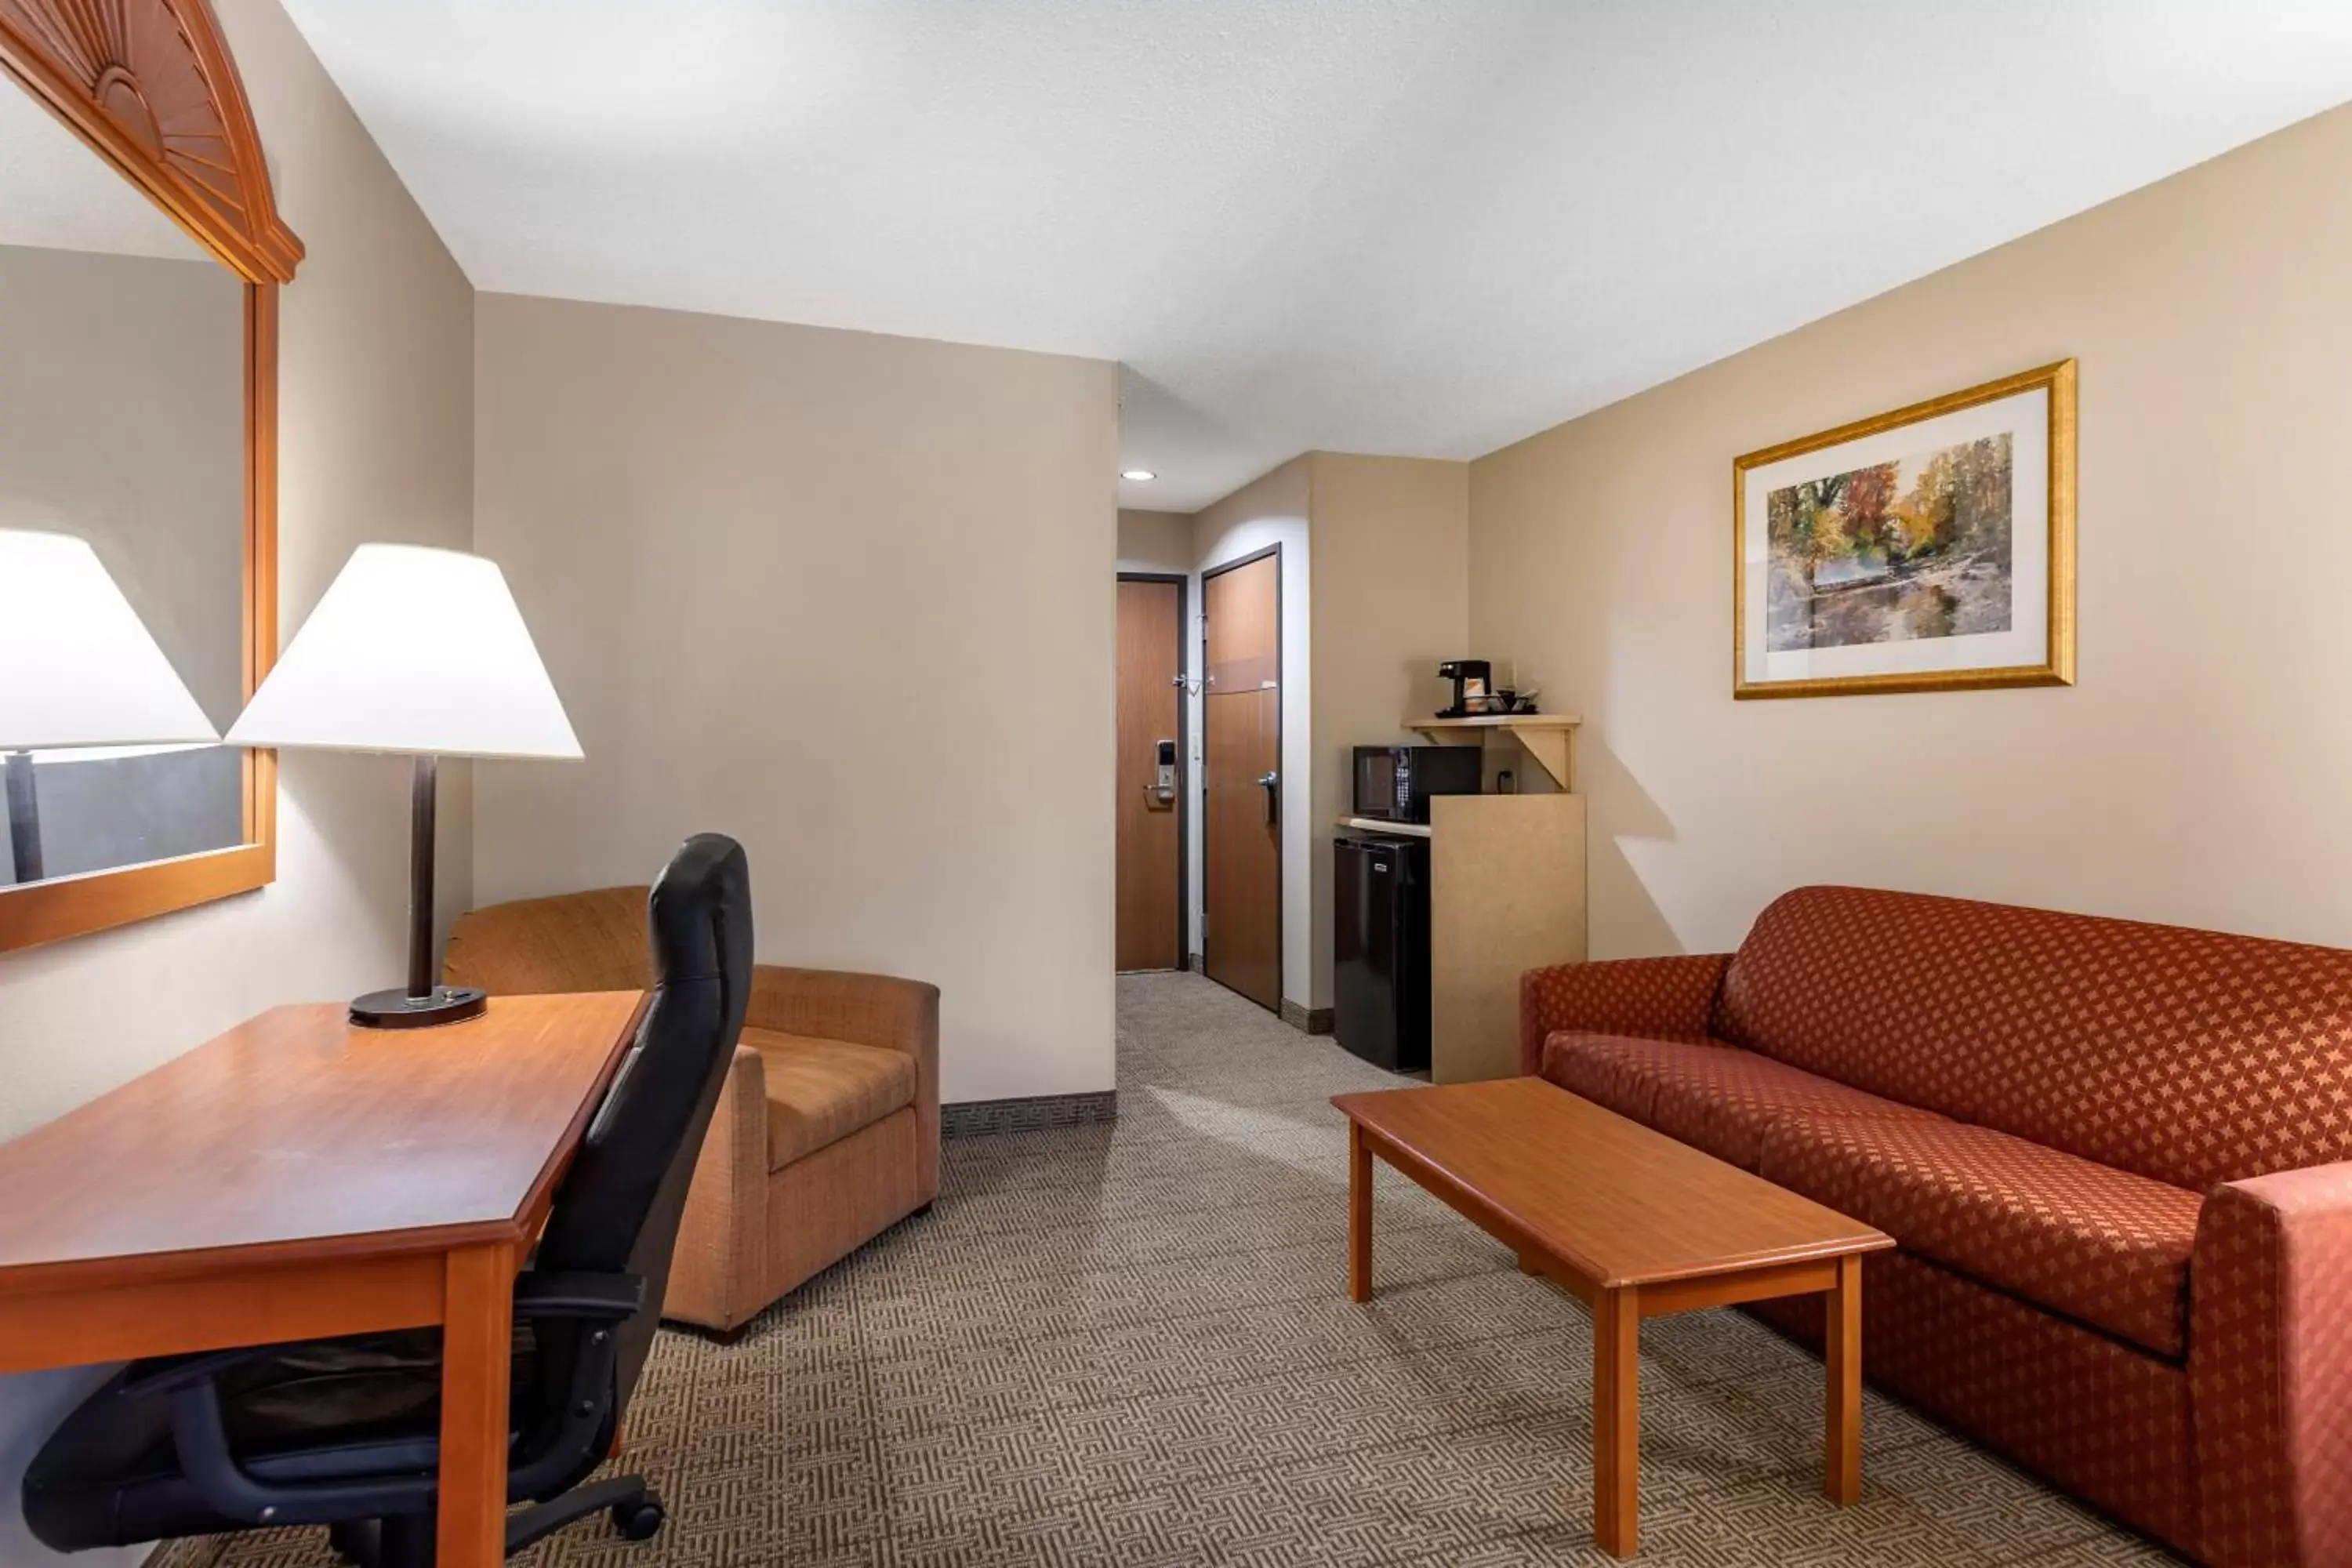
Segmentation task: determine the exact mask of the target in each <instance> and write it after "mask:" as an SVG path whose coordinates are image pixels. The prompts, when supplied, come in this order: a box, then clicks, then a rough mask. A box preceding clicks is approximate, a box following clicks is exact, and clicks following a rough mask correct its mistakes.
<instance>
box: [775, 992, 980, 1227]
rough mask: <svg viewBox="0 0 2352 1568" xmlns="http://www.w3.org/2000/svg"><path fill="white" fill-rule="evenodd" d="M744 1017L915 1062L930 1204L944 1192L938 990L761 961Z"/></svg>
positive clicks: (917, 1107) (923, 1180) (926, 1194)
mask: <svg viewBox="0 0 2352 1568" xmlns="http://www.w3.org/2000/svg"><path fill="white" fill-rule="evenodd" d="M743 1022H744V1023H745V1024H746V1025H747V1026H750V1027H752V1028H756V1029H781V1030H783V1031H784V1032H786V1033H788V1034H794V1035H814V1036H815V1037H818V1038H820V1039H826V1040H847V1041H849V1042H851V1043H852V1044H853V1045H860V1046H875V1047H879V1048H881V1049H883V1050H891V1051H901V1052H904V1053H905V1054H906V1055H908V1056H910V1057H912V1058H914V1059H915V1114H916V1117H917V1119H918V1121H919V1122H920V1123H921V1126H922V1138H921V1145H922V1149H921V1153H920V1156H919V1157H920V1159H921V1161H922V1163H923V1164H922V1171H921V1173H920V1174H921V1188H922V1192H923V1197H924V1201H925V1202H926V1203H928V1202H929V1201H930V1200H931V1199H932V1198H933V1197H936V1196H937V1195H938V1194H939V1190H940V988H939V987H938V986H936V985H928V984H924V983H923V982H921V981H919V980H902V979H899V978H898V977H897V976H896V975H889V974H856V973H850V972H848V971H845V970H833V969H788V968H785V967H783V966H782V965H781V964H773V963H762V964H759V965H757V966H755V967H754V968H753V969H752V971H751V1007H750V1009H749V1010H748V1011H747V1012H746V1013H745V1015H744V1017H743Z"/></svg>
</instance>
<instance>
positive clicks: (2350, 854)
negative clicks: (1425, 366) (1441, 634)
mask: <svg viewBox="0 0 2352 1568" xmlns="http://www.w3.org/2000/svg"><path fill="white" fill-rule="evenodd" d="M2347 254H2352V110H2337V111H2336V112H2334V113H2331V114H2328V115H2325V116H2322V117H2320V118H2318V119H2316V120H2314V121H2307V122H2305V123H2304V124H2302V125H2300V126H2296V127H2294V128H2293V129H2290V130H2288V131H2285V132H2281V133H2279V134H2278V135H2276V136H2273V137H2271V138H2269V139H2267V140H2265V141H2263V142H2256V143H2254V144H2252V146H2249V147H2246V148H2243V149H2241V150H2240V151H2238V152H2235V153H2231V154H2229V155H2228V156H2226V157H2223V158H2221V159H2219V160H2217V161H2215V162H2213V163H2208V164H2205V165H2203V166H2201V167H2199V168H2196V169H2193V170H2190V171H2189V172H2187V173H2185V174H2180V175H2178V176H2176V177H2174V178H2172V179H2170V180H2167V181H2165V182H2164V183H2162V184H2158V185H2154V186H2151V187H2149V188H2147V189H2146V190H2143V191H2140V192H2137V193H2135V194H2133V195H2128V196H2126V197H2124V198H2122V199H2120V200H2118V201H2116V202H2114V203H2111V204H2109V205H2106V206H2104V207H2101V208H2098V209H2095V210H2094V211H2092V212H2090V213H2087V214H2084V215H2083V216H2078V217H2075V218H2074V219H2071V220H2069V221H2067V222H2064V223H2062V224H2059V225H2057V226H2053V227H2052V228H2049V229H2046V230H2044V231H2042V232H2041V233H2039V234H2035V235H2032V236H2030V237H2026V238H2024V239H2021V240H2019V241H2017V242H2015V243H2013V244H2011V245H2009V246H2005V247H2001V248H2000V249H1999V250H1995V251H1992V252H1990V253H1989V254H1987V255H1984V256H1981V257H1979V258H1975V259H1973V260H1970V261H1968V262H1964V263H1962V264H1960V265H1959V266H1957V267H1954V268H1950V269H1949V270H1948V271H1945V272H1942V273H1938V274H1937V275H1935V276H1933V277H1930V278H1927V279H1923V280H1921V281H1919V282H1916V283H1914V284H1911V285H1909V286H1907V287H1906V288H1903V289H1897V290H1895V291H1894V292H1893V293H1890V294H1887V295H1885V296H1883V297H1882V298H1879V299H1876V300H1871V301H1869V302H1868V303H1865V304H1864V305H1861V306H1858V307H1856V308H1854V309H1853V310H1847V311H1844V312H1843V313H1841V314H1839V315H1836V316H1833V317H1831V318H1829V319H1827V320H1825V321H1820V322H1817V323H1815V324H1813V325H1811V326H1809V327H1806V328H1804V329H1802V330H1801V331H1797V332H1795V333H1792V334H1790V336H1788V337H1784V338H1781V339H1779V340H1777V341H1775V342H1769V343H1766V344H1764V345H1762V346H1761V347H1759V348H1756V349H1754V350H1751V351H1749V352H1748V353H1743V354H1740V355H1738V356H1737V357H1736V358H1733V359H1730V360H1727V361H1725V362H1724V363H1719V364H1717V365H1715V366H1713V367H1711V368H1708V369H1706V370H1703V371H1700V372H1697V373H1696V374H1692V375H1689V376H1686V377H1685V378H1683V379H1682V380H1680V381H1677V382H1675V383H1672V384H1668V385H1665V386H1662V387H1659V388H1657V389H1655V390H1654V391H1651V392H1648V393H1645V394H1643V395H1640V396H1638V397H1634V398H1631V399H1629V400H1627V401H1625V402H1623V403H1621V404H1618V405H1614V406H1613V407H1610V408H1607V409H1603V410H1601V411H1600V412H1597V413H1595V414H1592V415H1590V416H1586V417H1584V418H1582V419H1579V420H1576V421H1574V422H1572V423H1570V424H1568V425H1564V426H1559V427H1558V428H1557V429H1554V430H1550V431H1548V432H1546V433H1545V434H1543V435H1540V436H1538V437H1534V438H1532V439H1530V440H1528V441H1527V442H1524V443H1521V444H1520V445H1518V446H1516V447H1509V448H1507V449H1506V450H1504V451H1501V452H1497V453H1496V454H1494V455H1492V456H1490V457H1487V458H1482V459H1481V460H1479V461H1478V462H1477V463H1476V464H1475V465H1474V467H1473V468H1472V471H1471V563H1472V569H1471V617H1470V619H1471V632H1472V637H1473V640H1474V641H1475V644H1476V646H1477V649H1478V651H1479V652H1480V653H1481V654H1484V655H1487V656H1489V657H1492V658H1506V657H1515V658H1517V659H1518V660H1519V664H1520V670H1521V673H1522V675H1523V677H1525V678H1528V679H1539V680H1540V681H1541V682H1542V684H1543V686H1544V695H1545V699H1546V700H1547V704H1548V705H1549V706H1551V707H1554V708H1560V709H1567V708H1580V709H1581V710H1583V712H1584V713H1585V715H1586V717H1587V719H1588V720H1589V721H1590V727H1589V729H1588V731H1587V732H1586V736H1585V742H1584V745H1583V747H1582V748H1581V750H1582V758H1581V760H1582V763H1583V771H1584V774H1585V777H1586V779H1587V781H1588V787H1589V790H1590V793H1591V806H1592V814H1593V815H1592V828H1593V832H1592V847H1593V855H1592V869H1591V900H1592V952H1593V955H1594V956H1595V957H1608V956H1614V955H1619V954H1625V953H1637V952H1665V951H1673V950H1676V949H1693V950H1700V949H1717V948H1723V947H1727V946H1728V945H1730V944H1732V943H1734V942H1737V941H1738V938H1739V936H1740V935H1741V933H1742V932H1743V931H1745V929H1746V928H1747V926H1748V922H1749V921H1750V919H1751V918H1752V917H1753V915H1754V914H1755V912H1756V911H1757V910H1758V909H1759V907H1760V906H1762V905H1763V904H1764V903H1765V902H1766V901H1768V900H1770V899H1771V898H1772V897H1773V896H1774V895H1776V894H1778V893H1780V892H1781V891H1782V890H1784V889H1788V888H1790V887H1791V886H1794V885H1797V884H1800V883H1805V882H1816V881H1828V880H1846V881H1854V882H1863V883H1871V884H1876V885H1881V886H1891V887H1899V888H1916V889H1935V890H1937V891H1942V892H1947V893H1956V894H1964V895H1970V896H1977V897H1983V898H1989V899H1996V900H2018V901H2022V902H2026V903H2033V904H2043V905H2053V906H2058V907H2062V908H2066V909H2075V910H2094V911H2098V912H2103V913H2112V914H2119V915H2130V916H2141V917H2146V918H2149V919H2154V920H2159V921H2186V922H2191V923H2195V924H2200V925H2210V926H2217V927H2221V928H2224V929H2228V930H2234V931H2256V932H2263V933H2269V934H2274V935H2279V936H2286V937H2297V938H2304V939H2307V940H2311V941H2315V942H2332V943H2338V944H2342V943H2352V878H2347V876H2345V875H2344V874H2343V869H2344V868H2345V867H2346V866H2347V863H2352V842H2347V837H2348V836H2352V828H2347V823H2352V816H2347V812H2346V809H2345V802H2346V801H2347V799H2352V711H2347V707H2346V705H2345V703H2344V702H2343V701H2341V700H2339V699H2338V698H2337V697H2336V691H2337V689H2338V688H2339V686H2340V685H2341V678H2342V676H2343V673H2344V672H2345V671H2346V670H2347V669H2352V614H2347V609H2346V606H2347V603H2352V531H2347V526H2346V519H2345V515H2344V510H2345V509H2344V506H2343V504H2342V502H2341V500H2340V499H2338V497H2337V493H2336V492H2337V487H2336V485H2335V484H2334V483H2333V481H2332V478H2331V473H2332V469H2333V468H2334V466H2335V464H2336V458H2337V457H2338V455H2339V454H2340V453H2341V451H2342V449H2343V447H2344V443H2345V436H2346V432H2347V430H2352V372H2347V366H2352V287H2347V282H2346V274H2345V267H2344V258H2345V256H2346V255H2347ZM2069 355H2072V356H2074V357H2076V358H2078V359H2079V360H2080V362H2081V446H2080V454H2081V508H2080V554H2081V594H2080V610H2081V641H2080V650H2081V664H2080V672H2079V684H2078V685H2077V686H2076V687H2074V688H2073V689H2038V690H2018V691H1994V692H1969V693H1958V694H1944V695H1918V696H1896V697H1852V698H1830V699H1816V700H1789V701H1775V702H1749V703H1737V704H1735V703H1734V702H1733V701H1732V700H1731V671H1730V658H1729V654H1730V641H1731V629H1730V619H1731V616H1730V605H1731V559H1730V542H1731V540H1730V533H1731V524H1730V517H1729V491H1730V471H1731V461H1732V458H1734V457H1735V456H1736V455H1738V454H1739V453H1741V452H1745V451H1748V450H1751V449H1753V448H1756V447H1762V446H1765V445H1767V444H1769V443H1772V442H1776V441H1780V440H1781V439H1784V438H1787V437H1795V436H1801V435H1803V434H1805V433H1807V432H1809V431H1813V430H1819V429H1822V428H1825V427H1827V426H1832V425H1836V424H1838V423H1841V422H1843V421H1845V420H1849V419H1853V418H1857V417H1860V416H1867V415H1871V414H1874V413H1878V412H1880V411H1883V410H1885V409H1888V408H1893V407H1896V406H1899V405H1903V404H1906V403H1908V402H1911V401H1913V400H1914V399H1917V398H1922V397H1927V396H1931V395H1936V394H1938V393H1943V392H1948V391H1951V390H1954V389H1957V388H1959V387H1963V386H1967V385H1969V384H1973V383H1977V382H1980V381H1985V380H1989V379H1990V378H1992V377H1994V376H1997V375H2000V374H2006V373H2009V372H2011V371H2018V370H2023V369H2026V368H2028V367H2030V366H2032V365H2037V364H2041V363H2046V362H2048V361H2051V360H2054V359H2059V358H2063V357H2065V356H2069Z"/></svg>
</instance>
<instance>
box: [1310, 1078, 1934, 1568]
mask: <svg viewBox="0 0 2352 1568" xmlns="http://www.w3.org/2000/svg"><path fill="white" fill-rule="evenodd" d="M1331 1103H1332V1104H1333V1105H1335V1106H1337V1107H1339V1110H1341V1111H1343V1112H1345V1113H1346V1115H1347V1118H1348V1150H1349V1161H1348V1169H1349V1183H1348V1294H1349V1297H1350V1298H1351V1299H1352V1300H1358V1301H1368V1300H1371V1294H1372V1156H1374V1155H1375V1154H1377V1155H1379V1156H1380V1157H1381V1159H1383V1160H1385V1161H1387V1162H1388V1163H1390V1164H1391V1165H1393V1166H1395V1167H1396V1168H1397V1169H1398V1170H1400V1171H1402V1172H1403V1173H1405V1174H1406V1175H1408V1176H1410V1177H1412V1179H1413V1180H1414V1181H1416V1182H1418V1183H1420V1184H1422V1185H1423V1187H1426V1188H1427V1189H1429V1191H1430V1192H1432V1193H1433V1194H1436V1195H1437V1196H1439V1197H1441V1198H1443V1199H1444V1200H1445V1202H1446V1203H1447V1204H1449V1205H1452V1206H1453V1207H1454V1210H1455V1211H1456V1212H1457V1213H1459V1214H1461V1215H1464V1216H1465V1218H1467V1219H1468V1220H1469V1221H1470V1222H1471V1223H1472V1224H1474V1225H1475V1226H1478V1227H1479V1228H1480V1229H1482V1230H1484V1231H1486V1233H1487V1234H1488V1235H1490V1236H1492V1237H1495V1238H1496V1240H1498V1241H1500V1242H1502V1243H1503V1244H1504V1245H1505V1246H1507V1247H1515V1248H1517V1251H1518V1254H1519V1267H1520V1268H1523V1269H1525V1270H1526V1271H1527V1272H1528V1273H1530V1274H1542V1275H1545V1276H1547V1277H1549V1279H1552V1280H1554V1281H1556V1282H1557V1283H1558V1284H1559V1285H1560V1286H1561V1287H1563V1288H1564V1289H1567V1290H1568V1291H1569V1293H1570V1294H1571V1295H1573V1296H1575V1297H1576V1298H1577V1299H1578V1300H1581V1301H1583V1302H1584V1303H1585V1304H1586V1305H1588V1306H1590V1307H1591V1309H1592V1352H1593V1373H1592V1403H1593V1409H1592V1455H1593V1476H1592V1512H1593V1520H1592V1533H1593V1536H1594V1538H1595V1539H1596V1540H1597V1541H1599V1542H1600V1544H1601V1550H1602V1551H1603V1552H1608V1553H1609V1554H1610V1555H1611V1556H1612V1557H1630V1556H1632V1555H1633V1552H1635V1551H1637V1550H1639V1548H1640V1546H1641V1541H1642V1525H1641V1508H1640V1498H1641V1481H1640V1477H1641V1431H1642V1415H1641V1410H1642V1407H1641V1380H1640V1369H1641V1355H1642V1345H1641V1334H1642V1320H1643V1319H1644V1318H1656V1317H1663V1316H1664V1315H1665V1314H1666V1313H1669V1312H1687V1311H1692V1310H1696V1309H1698V1308H1702V1307H1724V1306H1729V1305H1731V1304H1732V1303H1734V1302H1738V1301H1760V1300H1769V1299H1770V1298H1772V1297H1776V1296H1801V1295H1810V1294H1817V1293H1818V1294H1826V1295H1827V1296H1828V1297H1829V1298H1830V1301H1829V1342H1828V1347H1827V1350H1828V1354H1827V1358H1826V1359H1827V1369H1828V1374H1829V1375H1828V1379H1827V1383H1828V1388H1827V1395H1826V1400H1825V1406H1826V1421H1825V1428H1826V1430H1825V1433H1824V1438H1823V1441H1824V1447H1825V1449H1826V1455H1825V1457H1826V1458H1827V1461H1828V1478H1827V1482H1826V1488H1825V1489H1826V1490H1827V1491H1828V1493H1829V1495H1830V1498H1831V1500H1832V1501H1834V1502H1836V1503H1838V1504H1839V1505H1840V1506H1844V1505H1847V1504H1850V1503H1853V1501H1854V1500H1857V1499H1858V1498H1859V1497H1860V1496H1861V1495H1862V1258H1863V1255H1864V1253H1869V1252H1878V1251H1882V1250H1884V1249H1885V1248H1887V1247H1893V1246H1894V1245H1895V1241H1894V1238H1893V1237H1888V1236H1885V1235H1884V1234H1882V1233H1881V1232H1879V1231H1876V1230H1873V1229H1872V1228H1871V1227H1870V1226H1866V1225H1864V1224H1863V1223H1862V1222H1861V1221H1859V1220H1852V1219H1848V1218H1846V1216H1845V1215H1842V1214H1839V1213H1838V1212H1837V1211H1836V1210H1834V1209H1829V1208H1824V1207H1822V1205H1820V1204H1817V1203H1815V1202H1813V1201H1812V1200H1811V1198H1807V1197H1801V1196H1800V1195H1799V1194H1795V1193H1792V1192H1789V1191H1788V1190H1786V1189H1785V1188H1781V1187H1776V1186H1774V1185H1773V1184H1771V1183H1769V1182H1768V1181H1765V1180H1764V1179H1763V1178H1761V1177H1759V1176H1754V1175H1750V1174H1749V1173H1748V1172H1746V1171H1743V1170H1741V1169H1739V1168H1738V1166H1736V1165H1729V1164H1726V1163H1724V1162H1722V1161H1721V1160H1718V1159H1717V1158H1715V1157H1714V1156H1713V1155H1711V1154H1706V1153H1702V1152H1700V1151H1698V1150H1696V1149H1694V1148H1692V1147H1690V1145H1688V1144H1686V1143H1680V1142H1675V1140H1674V1139H1672V1138H1669V1137H1667V1136H1665V1134H1664V1133H1662V1132H1655V1131H1651V1130H1650V1129H1649V1128H1647V1127H1644V1126H1643V1125H1642V1124H1641V1123H1639V1122H1637V1121H1628V1120H1626V1119H1625V1118H1624V1117H1622V1116H1619V1115H1618V1114H1616V1113H1615V1112H1614V1111H1612V1110H1604V1109H1602V1108H1601V1107H1600V1106H1598V1105H1595V1104H1593V1103H1592V1102H1591V1100H1580V1099H1579V1098H1578V1097H1577V1096H1575V1095H1572V1094H1570V1093H1569V1092H1568V1091H1567V1090H1566V1089H1560V1088H1559V1087H1557V1086H1556V1085H1553V1084H1550V1083H1547V1082H1546V1081H1544V1080H1543V1079H1537V1078H1514V1079H1496V1080H1494V1081H1491V1082H1486V1083H1464V1084H1445V1085H1441V1086H1439V1087H1436V1088H1432V1089H1382V1090H1377V1091H1375V1092H1372V1093H1370V1094H1342V1095H1335V1096H1334V1097H1333V1098H1332V1100H1331Z"/></svg>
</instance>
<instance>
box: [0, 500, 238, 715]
mask: <svg viewBox="0 0 2352 1568" xmlns="http://www.w3.org/2000/svg"><path fill="white" fill-rule="evenodd" d="M0 590H5V592H0V752H19V751H48V750H52V749H58V748H66V747H83V746H159V745H175V744H188V745H205V744H209V743H212V742H217V741H218V740H219V739H220V731H217V730H215V729H214V728H213V726H212V721H210V720H209V719H206V718H205V710H203V709H202V708H200V707H198V706H197V705H196V700H195V698H194V696H192V695H190V693H189V691H188V688H187V686H186V684H185V683H184V682H183V681H182V680H181V679H180V678H179V675H178V674H177V673H176V672H175V671H173V668H172V661H171V660H170V659H167V658H164V657H163V649H162V648H160V647H156V646H155V639H154V638H153V637H151V636H150V635H148V631H147V627H146V626H145V625H144V624H142V622H141V621H140V619H139V612H137V611H136V610H133V609H132V608H131V601H130V600H128V599H126V598H124V597H123V596H122V590H121V588H118V587H116V586H115V584H114V579H113V578H112V577H110V576H109V575H107V572H106V568H105V567H104V566H102V565H100V564H99V560H98V552H96V551H94V550H92V549H91V548H90V547H89V542H88V541H86V540H80V539H75V538H73V537H71V536H70V535H68V534H63V533H35V532H30V531H25V530H19V529H0Z"/></svg>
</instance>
